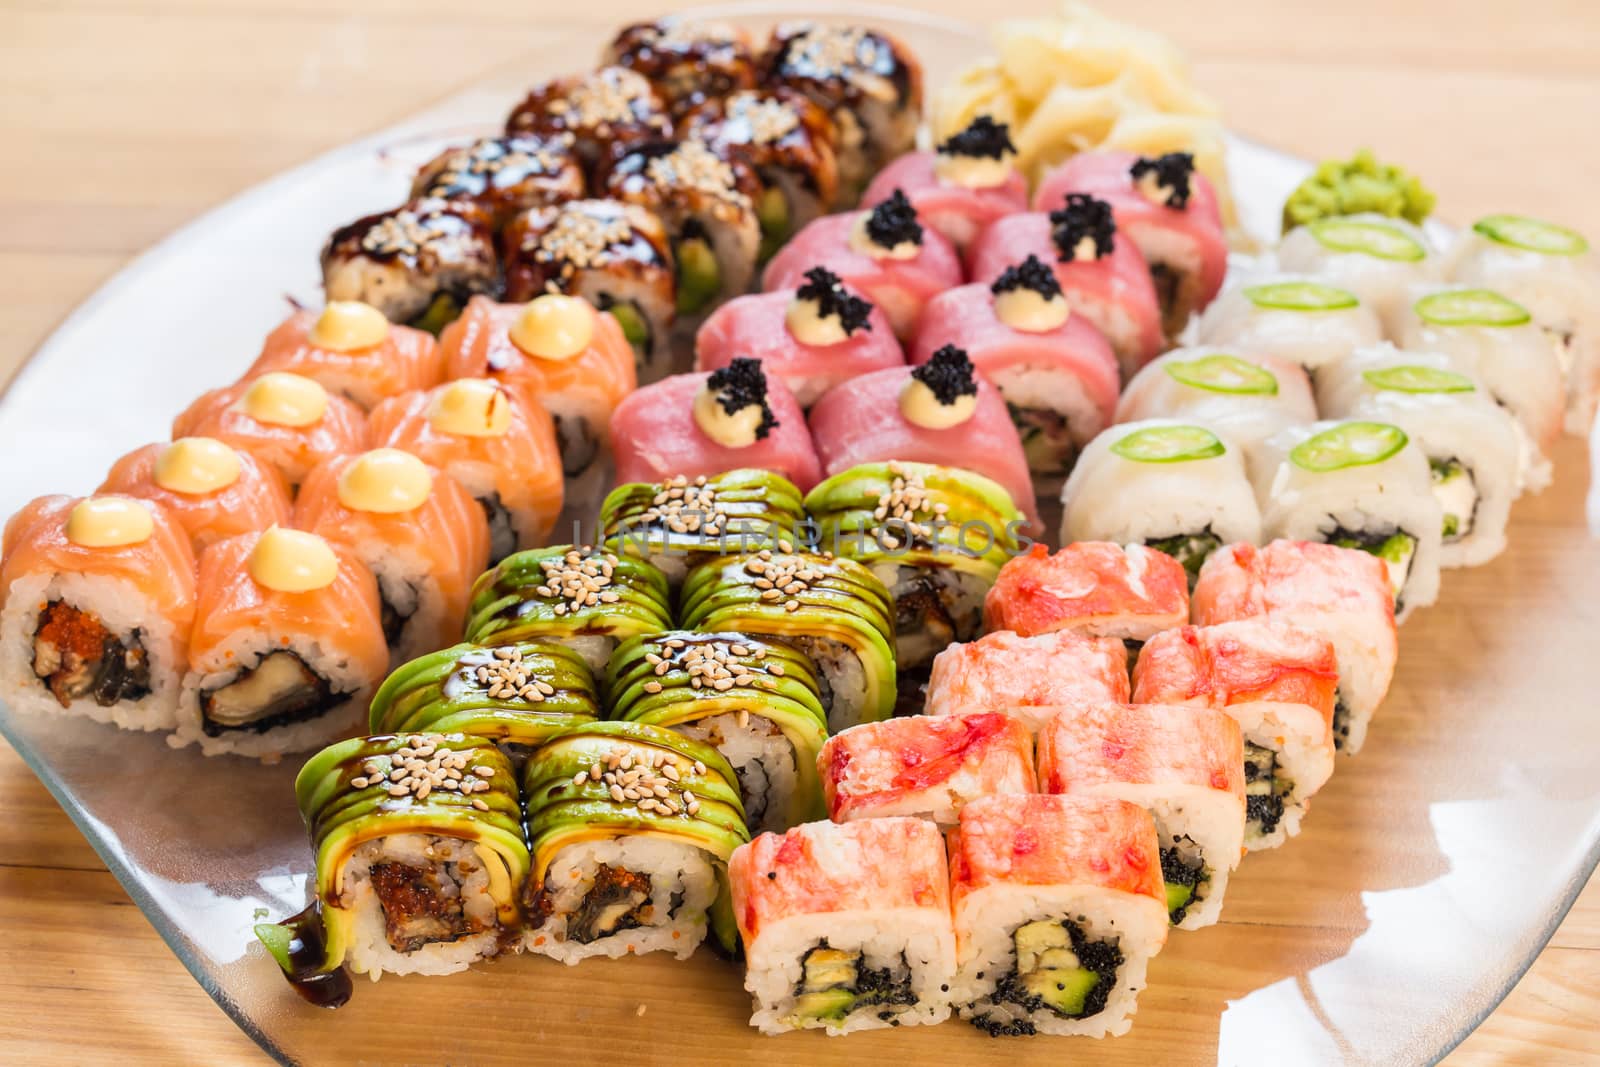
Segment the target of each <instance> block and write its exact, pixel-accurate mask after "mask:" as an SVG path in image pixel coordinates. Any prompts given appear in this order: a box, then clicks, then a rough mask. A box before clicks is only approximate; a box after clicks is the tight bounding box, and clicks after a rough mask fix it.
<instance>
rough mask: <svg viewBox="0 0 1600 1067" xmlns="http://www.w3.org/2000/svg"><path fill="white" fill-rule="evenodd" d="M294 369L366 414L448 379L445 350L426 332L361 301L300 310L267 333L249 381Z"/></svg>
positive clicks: (338, 302) (251, 367) (246, 377)
mask: <svg viewBox="0 0 1600 1067" xmlns="http://www.w3.org/2000/svg"><path fill="white" fill-rule="evenodd" d="M269 371H293V372H294V373H296V374H301V375H304V376H305V377H307V378H311V379H313V380H314V381H317V382H320V383H322V387H323V388H324V389H326V390H328V391H329V392H330V393H336V394H338V395H339V396H342V397H344V398H345V399H347V400H349V401H350V402H351V403H353V404H355V405H356V406H357V407H359V408H360V409H361V410H362V411H370V410H372V408H373V406H374V405H375V404H377V403H378V402H379V401H380V400H385V399H387V398H389V397H391V396H396V395H398V394H400V393H405V392H409V391H411V390H413V389H431V388H432V387H433V386H435V385H438V384H439V381H440V379H441V378H442V377H443V375H444V367H443V365H442V364H441V363H440V361H439V346H438V345H437V344H436V343H435V342H434V339H433V336H432V335H431V334H429V333H427V332H426V331H424V330H413V329H411V328H410V327H407V326H392V325H390V323H389V320H388V319H386V318H384V317H383V313H382V312H380V311H379V310H378V309H377V308H375V307H373V306H372V305H371V304H363V303H360V302H359V301H334V302H333V303H331V304H329V305H328V306H327V307H325V308H323V309H322V310H321V311H320V312H311V311H306V310H303V311H296V312H295V313H294V314H293V315H290V316H289V317H288V318H287V319H285V320H284V321H283V322H282V323H281V324H280V325H279V326H278V328H277V329H275V330H273V331H272V332H271V333H269V334H268V335H267V340H266V343H265V344H263V345H262V346H261V355H259V356H257V357H256V361H255V362H254V363H252V364H250V369H249V370H248V371H246V372H245V375H244V376H245V379H246V380H248V379H251V378H259V377H261V376H262V375H263V374H266V373H268V372H269Z"/></svg>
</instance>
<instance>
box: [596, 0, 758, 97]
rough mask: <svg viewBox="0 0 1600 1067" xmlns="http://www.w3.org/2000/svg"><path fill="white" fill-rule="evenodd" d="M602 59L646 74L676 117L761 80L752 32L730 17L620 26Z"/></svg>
mask: <svg viewBox="0 0 1600 1067" xmlns="http://www.w3.org/2000/svg"><path fill="white" fill-rule="evenodd" d="M600 62H601V64H602V65H604V66H608V67H625V68H627V69H628V70H632V71H635V72H637V73H639V74H642V75H644V77H645V78H646V79H648V80H649V82H650V85H651V87H652V88H654V89H655V91H656V93H657V95H659V96H660V97H661V99H662V101H663V102H664V103H665V104H666V106H667V110H668V112H670V113H671V115H672V117H673V118H674V119H682V118H683V117H684V116H685V115H687V114H688V113H689V112H690V111H692V110H694V109H695V108H696V107H698V106H699V105H701V104H703V103H705V102H706V101H708V100H720V99H722V98H723V97H726V96H728V95H729V94H731V93H736V92H739V91H741V90H745V89H750V88H752V87H753V86H754V85H755V84H756V62H755V52H754V47H753V46H752V44H751V41H750V33H749V31H748V30H746V29H744V28H743V27H742V26H735V25H733V24H732V23H728V22H699V21H691V20H688V19H683V18H680V17H677V16H673V15H669V16H667V17H666V18H663V19H657V20H656V21H655V22H635V23H633V24H632V25H629V26H624V27H623V28H622V29H621V30H619V31H617V35H616V36H615V37H613V38H612V39H611V43H610V44H609V45H607V46H606V49H605V51H604V52H603V53H602V54H601V56H600Z"/></svg>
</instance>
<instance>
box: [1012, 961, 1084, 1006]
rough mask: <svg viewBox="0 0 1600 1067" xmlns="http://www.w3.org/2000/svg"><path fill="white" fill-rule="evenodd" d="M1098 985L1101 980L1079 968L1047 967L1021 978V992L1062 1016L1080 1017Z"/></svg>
mask: <svg viewBox="0 0 1600 1067" xmlns="http://www.w3.org/2000/svg"><path fill="white" fill-rule="evenodd" d="M1099 984H1100V976H1099V975H1098V974H1095V973H1094V972H1093V971H1090V970H1085V969H1084V968H1082V967H1059V968H1057V967H1050V968H1046V969H1045V970H1042V971H1034V972H1033V973H1032V974H1028V975H1024V976H1023V978H1022V988H1023V989H1025V990H1027V992H1028V993H1029V994H1030V995H1031V996H1035V997H1038V998H1039V999H1040V1000H1042V1001H1044V1003H1045V1004H1046V1005H1048V1006H1049V1007H1050V1009H1051V1010H1052V1011H1055V1012H1058V1013H1060V1014H1062V1015H1082V1014H1083V1010H1084V1005H1085V1002H1086V1001H1087V1000H1088V997H1089V994H1090V992H1092V991H1093V990H1094V987H1095V986H1097V985H1099Z"/></svg>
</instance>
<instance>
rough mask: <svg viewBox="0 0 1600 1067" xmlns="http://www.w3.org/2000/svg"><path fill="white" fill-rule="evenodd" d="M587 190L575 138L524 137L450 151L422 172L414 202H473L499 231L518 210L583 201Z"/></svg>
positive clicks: (487, 139) (474, 143)
mask: <svg viewBox="0 0 1600 1067" xmlns="http://www.w3.org/2000/svg"><path fill="white" fill-rule="evenodd" d="M586 189H587V183H586V182H585V180H584V175H583V166H582V164H581V163H580V162H579V160H578V155H577V153H576V152H575V151H574V150H573V138H572V137H571V136H570V135H568V134H565V133H558V134H553V135H544V134H535V133H524V134H514V135H512V136H509V137H480V138H478V139H477V140H476V141H472V142H470V143H468V144H464V145H456V146H455V147H453V148H446V149H445V150H444V151H442V152H440V153H439V154H438V155H436V156H434V157H433V158H432V159H430V160H428V162H426V163H424V164H423V165H422V166H421V167H420V168H418V170H417V176H416V178H415V179H413V180H412V182H411V199H413V200H426V199H429V198H436V199H440V200H465V201H469V202H471V203H475V204H477V205H478V206H480V207H482V208H483V209H484V210H485V211H487V212H488V213H489V217H490V218H491V219H493V220H494V224H495V226H496V227H497V228H498V227H501V226H504V225H505V224H506V223H507V222H509V221H511V217H512V216H513V215H515V214H517V212H519V211H526V210H528V209H529V208H535V207H544V206H545V205H547V204H560V203H564V202H566V201H568V200H578V199H580V198H582V196H583V195H584V192H585V190H586Z"/></svg>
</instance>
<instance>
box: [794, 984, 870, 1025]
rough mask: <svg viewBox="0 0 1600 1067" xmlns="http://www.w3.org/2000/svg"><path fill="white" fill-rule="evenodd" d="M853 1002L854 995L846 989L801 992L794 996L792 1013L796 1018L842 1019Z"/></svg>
mask: <svg viewBox="0 0 1600 1067" xmlns="http://www.w3.org/2000/svg"><path fill="white" fill-rule="evenodd" d="M855 1003H856V995H855V993H854V992H852V991H851V990H848V989H825V990H823V991H822V992H820V993H801V994H800V995H799V996H798V997H796V998H795V1001H794V1014H795V1018H797V1019H830V1020H831V1019H843V1018H844V1017H845V1016H846V1015H848V1014H850V1009H851V1008H852V1007H854V1006H855Z"/></svg>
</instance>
